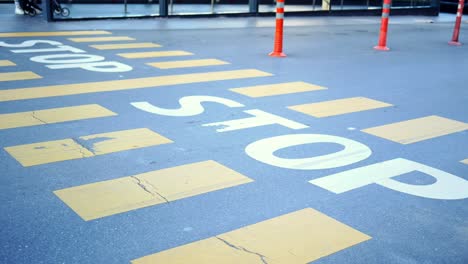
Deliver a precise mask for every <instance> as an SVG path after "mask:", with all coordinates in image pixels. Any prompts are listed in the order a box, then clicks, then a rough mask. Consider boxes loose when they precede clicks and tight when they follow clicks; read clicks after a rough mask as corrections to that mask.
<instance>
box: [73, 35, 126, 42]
mask: <svg viewBox="0 0 468 264" xmlns="http://www.w3.org/2000/svg"><path fill="white" fill-rule="evenodd" d="M68 40H70V41H73V42H107V41H126V40H135V39H134V38H130V37H125V36H122V37H91V38H69V39H68Z"/></svg>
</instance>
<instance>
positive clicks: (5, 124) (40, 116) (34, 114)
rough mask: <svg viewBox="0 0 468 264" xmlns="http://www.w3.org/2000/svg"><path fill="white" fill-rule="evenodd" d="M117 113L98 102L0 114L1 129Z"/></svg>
mask: <svg viewBox="0 0 468 264" xmlns="http://www.w3.org/2000/svg"><path fill="white" fill-rule="evenodd" d="M115 115H117V114H116V113H114V112H112V111H109V110H108V109H106V108H104V107H102V106H100V105H97V104H90V105H80V106H71V107H62V108H52V109H45V110H36V111H28V112H21V113H11V114H0V129H8V128H18V127H27V126H36V125H45V124H53V123H60V122H66V121H74V120H82V119H90V118H98V117H106V116H115Z"/></svg>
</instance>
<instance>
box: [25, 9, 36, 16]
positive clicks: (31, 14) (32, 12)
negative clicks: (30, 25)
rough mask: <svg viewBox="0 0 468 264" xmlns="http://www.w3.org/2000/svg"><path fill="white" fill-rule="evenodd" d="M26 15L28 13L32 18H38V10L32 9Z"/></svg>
mask: <svg viewBox="0 0 468 264" xmlns="http://www.w3.org/2000/svg"><path fill="white" fill-rule="evenodd" d="M25 13H28V15H29V16H30V17H33V16H36V14H37V12H36V9H34V8H31V10H29V11H27V12H25Z"/></svg>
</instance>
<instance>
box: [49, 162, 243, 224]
mask: <svg viewBox="0 0 468 264" xmlns="http://www.w3.org/2000/svg"><path fill="white" fill-rule="evenodd" d="M248 182H252V180H251V179H250V178H248V177H246V176H244V175H242V174H239V173H237V172H236V171H234V170H231V169H230V168H227V167H225V166H223V165H221V164H219V163H217V162H215V161H212V160H209V161H203V162H198V163H192V164H187V165H182V166H178V167H173V168H168V169H163V170H156V171H151V172H147V173H143V174H139V175H134V176H129V177H123V178H119V179H115V180H109V181H103V182H97V183H91V184H86V185H81V186H76V187H71V188H67V189H62V190H58V191H54V193H55V194H56V195H57V196H58V197H59V198H60V199H61V200H62V201H63V202H64V203H66V204H67V205H68V206H69V207H70V208H72V209H73V211H75V212H76V213H77V214H78V215H79V216H80V217H81V218H83V219H84V220H85V221H88V220H93V219H97V218H101V217H106V216H110V215H113V214H118V213H123V212H128V211H131V210H135V209H139V208H143V207H147V206H152V205H157V204H161V203H165V202H171V201H175V200H179V199H183V198H187V197H191V196H195V195H199V194H203V193H207V192H212V191H216V190H221V189H225V188H228V187H232V186H237V185H240V184H244V183H248Z"/></svg>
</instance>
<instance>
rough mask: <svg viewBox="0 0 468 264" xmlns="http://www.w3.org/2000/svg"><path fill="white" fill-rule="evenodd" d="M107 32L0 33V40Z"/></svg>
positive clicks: (103, 33)
mask: <svg viewBox="0 0 468 264" xmlns="http://www.w3.org/2000/svg"><path fill="white" fill-rule="evenodd" d="M107 34H112V33H111V32H109V31H102V30H86V31H55V32H5V33H0V38H12V37H54V36H79V35H107Z"/></svg>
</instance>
